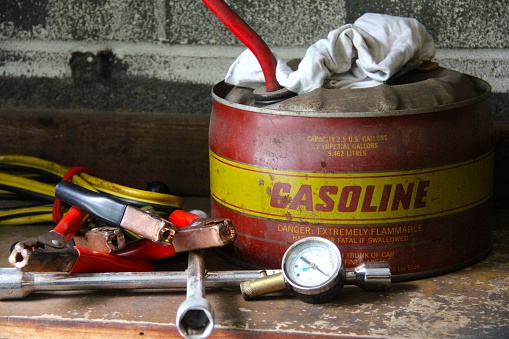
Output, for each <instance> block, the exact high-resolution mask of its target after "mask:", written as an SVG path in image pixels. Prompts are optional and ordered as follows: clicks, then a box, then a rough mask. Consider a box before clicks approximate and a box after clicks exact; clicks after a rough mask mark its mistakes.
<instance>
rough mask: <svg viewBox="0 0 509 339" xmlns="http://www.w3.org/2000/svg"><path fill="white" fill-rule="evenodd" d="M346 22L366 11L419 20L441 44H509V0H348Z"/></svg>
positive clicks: (491, 45) (476, 45) (493, 46)
mask: <svg viewBox="0 0 509 339" xmlns="http://www.w3.org/2000/svg"><path fill="white" fill-rule="evenodd" d="M345 4H346V12H347V17H346V19H347V22H353V21H354V20H355V19H356V18H358V17H359V16H360V15H362V14H363V13H366V12H376V13H384V14H389V15H397V16H405V17H412V18H416V19H417V20H419V21H420V22H421V23H422V24H423V25H424V26H425V27H426V29H427V30H428V32H430V34H431V35H432V36H433V38H434V40H435V43H436V44H437V46H439V47H440V48H508V47H509V35H508V34H507V32H508V31H509V20H507V19H508V18H509V0H489V1H477V0H461V1H456V0H445V1H441V0H412V1H400V0H389V1H387V0H345Z"/></svg>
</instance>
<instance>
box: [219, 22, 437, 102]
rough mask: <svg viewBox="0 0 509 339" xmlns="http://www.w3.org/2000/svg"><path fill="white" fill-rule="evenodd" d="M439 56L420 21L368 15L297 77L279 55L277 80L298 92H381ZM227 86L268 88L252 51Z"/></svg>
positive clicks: (309, 58) (321, 49) (311, 54)
mask: <svg viewBox="0 0 509 339" xmlns="http://www.w3.org/2000/svg"><path fill="white" fill-rule="evenodd" d="M434 55H435V44H434V42H433V38H432V37H431V35H429V33H428V32H427V31H426V28H425V27H424V26H423V25H422V24H421V23H420V22H419V21H417V20H416V19H412V18H403V17H396V16H390V15H384V14H375V13H366V14H364V15H363V16H361V17H360V18H359V19H357V20H356V21H355V23H353V24H347V25H344V26H341V27H339V28H337V29H335V30H333V31H332V32H330V33H329V35H328V36H327V39H321V40H319V41H317V42H316V43H314V44H313V45H311V46H310V47H309V48H308V50H307V51H306V54H305V56H304V58H303V59H302V61H301V62H300V64H299V68H298V69H297V70H296V71H292V70H291V69H290V67H288V66H287V64H286V62H285V61H284V60H283V59H281V58H280V57H279V56H277V55H276V54H274V56H275V57H276V60H277V68H276V78H277V81H278V82H279V84H280V85H281V86H283V87H285V88H287V89H289V90H290V91H292V92H295V93H298V94H302V93H306V92H310V91H312V90H314V89H317V88H321V87H326V88H360V87H372V86H377V85H380V84H382V83H384V82H385V81H387V80H389V79H390V78H391V77H392V76H394V75H395V74H396V73H397V72H398V71H402V70H403V69H405V70H406V69H412V68H414V67H416V66H418V65H419V64H420V63H421V62H422V61H424V60H430V59H431V58H433V57H434ZM225 82H226V83H228V84H231V85H235V86H241V87H248V88H253V89H256V88H258V87H260V86H263V85H264V84H265V78H264V76H263V72H262V69H261V67H260V64H259V63H258V60H257V59H256V57H255V56H254V54H253V53H252V52H251V51H250V50H246V51H244V52H243V53H242V54H241V55H240V56H239V57H238V58H237V59H236V60H235V62H234V63H233V64H232V65H231V66H230V69H229V70H228V73H227V74H226V78H225Z"/></svg>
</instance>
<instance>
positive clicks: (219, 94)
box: [212, 75, 491, 118]
mask: <svg viewBox="0 0 509 339" xmlns="http://www.w3.org/2000/svg"><path fill="white" fill-rule="evenodd" d="M466 76H467V77H469V78H470V79H471V80H472V81H473V83H474V84H475V88H476V89H477V90H478V91H479V92H481V94H480V95H478V96H476V97H474V98H471V99H468V100H463V101H458V102H455V103H452V104H447V105H438V106H435V107H425V108H413V109H403V110H388V111H380V112H372V111H371V112H370V111H368V112H309V111H286V110H278V109H271V108H266V107H256V106H248V105H243V104H239V103H234V102H231V101H228V100H226V99H225V98H224V96H225V95H226V94H227V93H228V92H229V91H230V90H231V89H232V88H233V87H234V86H233V85H228V84H226V83H225V82H224V80H223V81H221V82H219V83H217V84H216V85H214V87H213V88H212V98H213V99H214V101H217V102H219V103H221V104H223V105H225V106H229V107H232V108H235V109H239V110H243V111H248V112H253V113H261V114H268V115H283V116H295V117H313V118H371V117H396V116H404V115H416V114H426V113H433V112H440V111H446V110H452V109H456V108H461V107H465V106H470V105H472V104H474V103H477V102H481V101H484V100H486V99H488V97H489V96H490V94H491V85H490V84H489V83H488V82H486V81H484V80H482V79H480V78H477V77H474V76H471V75H466Z"/></svg>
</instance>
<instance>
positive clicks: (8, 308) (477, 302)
mask: <svg viewBox="0 0 509 339" xmlns="http://www.w3.org/2000/svg"><path fill="white" fill-rule="evenodd" d="M207 206H208V199H207V198H199V199H187V200H186V208H187V207H189V208H202V209H206V208H207ZM507 220H509V210H507V209H498V210H495V231H494V250H493V252H492V253H491V254H490V255H489V256H488V257H487V258H486V259H484V260H482V261H481V262H479V263H477V264H475V265H473V266H471V267H468V268H466V269H462V270H459V271H456V272H452V273H449V274H446V275H442V276H438V277H433V278H428V279H423V280H418V281H411V282H405V283H400V284H394V285H393V286H392V288H391V290H390V291H388V292H365V291H362V290H360V289H359V288H357V287H352V286H349V287H346V288H345V289H344V291H343V293H342V294H341V295H340V297H339V298H338V299H337V300H335V301H334V302H332V303H328V304H323V305H310V304H305V303H302V302H300V301H298V300H296V299H294V298H292V297H290V296H279V297H271V296H267V297H265V298H264V299H262V300H257V301H249V302H248V301H244V300H243V298H242V296H241V295H240V292H239V291H238V290H234V289H220V290H207V299H208V300H209V301H210V303H211V304H212V305H213V307H214V311H215V317H216V327H215V330H214V332H213V333H212V335H211V338H251V337H255V336H256V337H257V338H258V337H260V338H278V337H279V338H299V337H306V338H319V337H324V336H335V337H341V338H344V337H348V338H363V337H370V338H402V337H408V338H473V337H476V338H504V337H508V336H509V308H508V305H509V225H508V222H507ZM47 229H49V226H46V227H9V228H7V227H5V228H1V229H0V235H1V236H0V266H3V267H8V266H9V265H8V263H7V256H8V252H9V248H10V245H11V244H12V243H13V242H15V241H17V240H20V239H24V238H28V237H32V236H35V235H39V234H42V233H44V232H45V231H46V230H47ZM185 266H186V259H185V256H180V257H177V258H174V259H172V260H169V261H166V262H162V263H159V264H158V268H159V269H174V270H181V269H183V268H185ZM206 266H207V268H208V269H210V270H219V269H236V267H234V266H233V265H231V264H230V263H227V262H225V261H223V260H222V259H221V258H220V257H219V256H218V255H217V254H215V253H214V252H210V251H209V252H207V264H206ZM184 298H185V294H184V293H183V292H175V291H173V292H167V291H112V292H106V291H102V292H94V291H88V292H68V293H56V292H53V293H37V294H34V295H31V296H29V297H27V298H26V299H24V300H19V301H0V337H9V338H34V337H37V338H69V337H72V338H73V339H78V338H134V337H136V338H140V337H147V338H159V337H178V332H177V330H176V327H175V314H176V310H177V307H178V305H179V304H180V303H181V302H182V301H183V300H184Z"/></svg>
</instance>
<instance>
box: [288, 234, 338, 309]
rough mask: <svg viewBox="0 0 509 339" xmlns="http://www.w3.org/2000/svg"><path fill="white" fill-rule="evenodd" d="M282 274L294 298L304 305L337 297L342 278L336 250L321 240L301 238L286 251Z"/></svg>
mask: <svg viewBox="0 0 509 339" xmlns="http://www.w3.org/2000/svg"><path fill="white" fill-rule="evenodd" d="M282 273H283V276H284V278H285V281H286V283H287V285H288V287H289V288H290V289H291V290H292V291H293V292H294V294H295V296H296V297H297V298H299V299H301V300H303V301H305V302H309V303H322V302H326V301H329V300H331V299H333V298H335V297H336V296H337V294H338V293H339V292H340V290H341V288H342V287H343V285H344V283H345V280H346V277H345V269H344V266H343V258H342V257H341V252H340V251H339V249H338V248H337V246H336V245H335V244H334V243H333V242H331V241H329V240H327V239H324V238H319V237H309V238H304V239H301V240H299V241H297V242H296V243H294V244H293V245H292V246H290V247H289V248H288V250H287V251H286V252H285V255H284V256H283V261H282Z"/></svg>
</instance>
